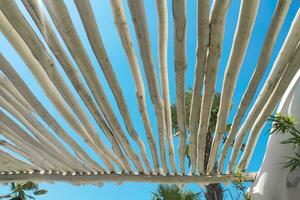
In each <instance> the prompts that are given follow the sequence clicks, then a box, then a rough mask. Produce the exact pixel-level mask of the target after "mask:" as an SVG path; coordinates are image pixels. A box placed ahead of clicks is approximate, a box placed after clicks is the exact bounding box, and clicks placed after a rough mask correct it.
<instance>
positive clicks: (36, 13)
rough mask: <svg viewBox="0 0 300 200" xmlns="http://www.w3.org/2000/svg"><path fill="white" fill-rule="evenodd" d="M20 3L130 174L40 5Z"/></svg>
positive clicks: (29, 1)
mask: <svg viewBox="0 0 300 200" xmlns="http://www.w3.org/2000/svg"><path fill="white" fill-rule="evenodd" d="M22 2H23V4H24V5H25V7H26V9H27V11H28V12H29V13H30V15H31V17H32V18H33V20H34V22H35V23H36V25H37V27H38V28H39V30H40V31H41V33H42V35H43V37H44V39H45V40H46V42H47V44H48V46H49V48H50V49H51V51H52V52H53V54H54V55H55V56H56V58H57V59H58V61H59V63H60V64H61V66H62V67H63V69H64V71H65V73H66V74H67V76H68V77H69V79H70V81H71V82H72V84H73V86H74V88H75V89H76V91H77V92H78V94H79V95H80V97H81V99H82V100H83V102H84V103H85V105H86V106H87V108H88V110H89V111H90V113H91V114H92V116H93V117H94V119H95V120H96V122H97V124H98V125H99V127H100V128H101V129H102V131H103V132H104V134H105V136H106V137H107V138H108V139H109V141H110V143H111V144H112V148H113V150H114V151H115V153H116V154H117V155H118V157H119V158H120V159H121V161H122V162H123V164H124V166H125V167H126V169H127V171H128V172H132V169H131V167H130V164H129V163H128V160H127V158H126V156H125V155H124V153H123V152H122V149H121V147H120V145H119V142H118V141H117V138H116V137H115V135H114V133H113V132H112V130H111V128H110V127H109V124H107V122H106V121H105V119H104V118H103V116H102V114H101V113H100V111H99V108H98V107H97V106H96V104H95V102H94V101H93V99H92V97H91V95H90V94H89V92H88V89H87V88H86V87H85V86H84V84H83V82H82V80H81V79H80V76H79V73H78V72H77V70H76V69H75V68H74V66H73V64H72V62H71V60H70V59H69V58H68V56H67V54H66V52H65V51H64V49H63V47H62V45H61V44H60V42H59V40H58V38H57V36H56V35H55V33H54V32H53V29H52V28H51V26H50V24H49V22H48V20H47V17H46V16H45V14H44V13H43V11H42V10H41V7H40V4H39V3H38V2H37V1H35V0H22Z"/></svg>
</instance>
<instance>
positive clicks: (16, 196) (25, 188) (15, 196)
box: [0, 181, 47, 200]
mask: <svg viewBox="0 0 300 200" xmlns="http://www.w3.org/2000/svg"><path fill="white" fill-rule="evenodd" d="M11 191H12V192H11V193H10V194H7V195H4V196H0V199H9V200H27V199H35V197H34V196H39V195H44V194H46V193H47V190H40V189H39V187H38V185H37V184H35V183H33V182H31V181H28V182H26V183H23V184H21V183H18V184H15V183H12V184H11ZM29 193H30V194H29Z"/></svg>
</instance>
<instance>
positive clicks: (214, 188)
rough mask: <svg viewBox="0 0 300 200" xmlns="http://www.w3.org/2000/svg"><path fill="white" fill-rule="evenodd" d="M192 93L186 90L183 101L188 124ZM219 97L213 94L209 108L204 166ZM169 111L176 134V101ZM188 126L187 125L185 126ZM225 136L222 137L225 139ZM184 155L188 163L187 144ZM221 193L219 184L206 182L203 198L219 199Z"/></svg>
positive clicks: (211, 138) (213, 130) (221, 195)
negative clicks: (210, 107)
mask: <svg viewBox="0 0 300 200" xmlns="http://www.w3.org/2000/svg"><path fill="white" fill-rule="evenodd" d="M192 93H193V91H192V90H191V89H190V90H188V91H187V92H186V94H185V98H186V99H185V102H186V119H187V122H186V123H187V125H188V124H189V115H190V107H191V101H192ZM220 97H221V95H220V94H219V93H216V94H215V96H214V101H213V105H212V109H211V118H210V122H209V130H208V131H209V132H208V134H207V136H206V146H205V157H204V166H205V168H206V166H207V164H208V160H209V155H210V149H211V145H212V141H213V134H214V132H215V127H216V124H217V115H218V110H219V104H220ZM171 113H172V128H173V132H174V133H175V135H176V136H178V135H179V134H177V132H178V121H177V109H176V103H174V104H173V105H172V106H171ZM198 121H199V119H198ZM187 127H188V126H187ZM227 128H228V130H229V128H230V125H227ZM225 139H226V138H224V140H225ZM185 152H186V157H187V159H188V160H189V164H190V155H189V144H187V146H186V151H185ZM223 193H224V190H223V188H222V186H221V184H219V183H216V184H208V185H206V186H205V192H204V195H205V198H206V199H207V200H221V199H223Z"/></svg>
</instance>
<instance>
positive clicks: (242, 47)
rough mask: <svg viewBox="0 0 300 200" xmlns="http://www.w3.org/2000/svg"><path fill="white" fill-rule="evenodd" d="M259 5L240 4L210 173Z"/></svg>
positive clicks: (212, 149)
mask: <svg viewBox="0 0 300 200" xmlns="http://www.w3.org/2000/svg"><path fill="white" fill-rule="evenodd" d="M258 5H259V0H252V1H249V0H243V1H242V2H241V5H240V13H239V18H238V23H237V27H236V30H235V35H234V39H233V44H232V48H231V52H230V56H229V59H228V62H227V66H226V71H225V75H224V80H223V86H222V92H221V100H220V106H219V111H218V116H217V125H216V129H215V130H216V131H215V134H214V138H213V142H212V146H211V150H210V156H209V161H208V165H207V173H210V174H211V173H214V169H215V163H216V159H217V154H218V151H219V146H220V142H221V140H222V137H223V135H224V133H225V131H226V127H227V118H228V115H229V112H230V107H231V104H232V98H233V92H234V89H235V85H236V81H237V77H238V74H239V71H240V69H241V66H242V63H243V60H244V57H245V53H246V50H247V46H248V43H249V40H250V37H251V33H252V29H253V25H254V22H255V19H256V14H257V10H258Z"/></svg>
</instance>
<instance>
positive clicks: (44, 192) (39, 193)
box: [33, 190, 48, 195]
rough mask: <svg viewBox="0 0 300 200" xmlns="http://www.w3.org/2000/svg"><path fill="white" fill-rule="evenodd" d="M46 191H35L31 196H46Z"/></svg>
mask: <svg viewBox="0 0 300 200" xmlns="http://www.w3.org/2000/svg"><path fill="white" fill-rule="evenodd" d="M47 192H48V191H47V190H37V191H35V192H34V193H33V194H35V195H44V194H47Z"/></svg>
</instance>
